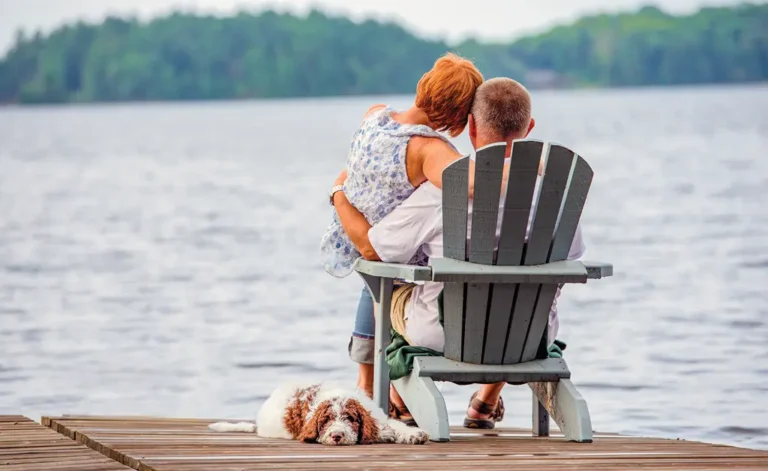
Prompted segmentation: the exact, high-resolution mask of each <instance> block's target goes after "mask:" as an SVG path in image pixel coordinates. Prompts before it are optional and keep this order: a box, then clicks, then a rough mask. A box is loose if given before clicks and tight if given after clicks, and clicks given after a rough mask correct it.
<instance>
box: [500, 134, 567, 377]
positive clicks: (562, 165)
mask: <svg viewBox="0 0 768 471" xmlns="http://www.w3.org/2000/svg"><path fill="white" fill-rule="evenodd" d="M548 154H549V155H548V157H547V165H546V169H545V171H544V178H543V180H542V183H541V190H540V191H539V201H538V205H537V206H536V210H535V214H534V216H533V223H532V225H531V232H530V234H529V236H528V243H527V244H526V251H525V256H524V260H523V264H524V265H540V264H542V263H546V262H547V261H548V260H547V259H548V257H549V254H550V248H551V247H552V238H553V236H554V232H555V225H556V223H557V217H558V215H559V214H560V208H561V206H562V202H563V195H564V193H565V188H566V186H567V184H568V177H569V176H570V175H571V167H572V166H573V158H574V154H573V152H571V151H569V150H568V149H565V148H564V147H560V146H555V145H552V146H550V147H549V150H548ZM540 287H541V285H538V284H532V283H526V284H521V285H519V287H518V289H517V299H516V302H515V305H514V306H513V308H512V322H511V323H510V327H509V332H508V336H507V346H506V349H505V351H504V360H503V363H504V364H514V363H519V362H520V361H521V358H522V355H523V349H524V347H525V343H526V339H527V338H528V337H529V334H531V335H530V336H531V338H533V337H535V336H536V332H537V330H538V329H539V326H538V324H537V325H536V326H535V328H534V329H533V331H531V327H532V322H533V320H534V313H535V310H536V305H537V303H538V302H542V303H546V300H544V299H539V296H540V294H541V293H540V290H539V288H540ZM553 300H554V298H553V299H550V300H549V302H550V305H551V304H552V301H553Z"/></svg>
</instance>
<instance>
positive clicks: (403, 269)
mask: <svg viewBox="0 0 768 471" xmlns="http://www.w3.org/2000/svg"><path fill="white" fill-rule="evenodd" d="M354 269H355V271H357V272H358V273H363V274H365V275H370V276H376V277H379V278H399V279H402V280H405V281H431V280H432V268H430V267H421V266H417V265H402V264H399V263H384V262H371V261H369V260H364V259H362V258H361V259H359V260H357V262H355V266H354Z"/></svg>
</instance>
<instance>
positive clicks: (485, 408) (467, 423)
mask: <svg viewBox="0 0 768 471" xmlns="http://www.w3.org/2000/svg"><path fill="white" fill-rule="evenodd" d="M476 396H477V392H475V393H474V394H473V395H472V398H471V399H470V400H469V407H471V408H472V409H474V410H476V411H477V412H479V413H480V414H489V415H490V417H489V418H487V419H473V418H470V417H466V418H465V419H464V427H465V428H476V429H483V430H491V429H493V428H495V427H496V422H501V421H502V420H504V400H503V399H502V398H501V396H499V402H498V404H496V405H495V406H494V405H491V404H488V403H486V402H483V401H481V400H480V399H476Z"/></svg>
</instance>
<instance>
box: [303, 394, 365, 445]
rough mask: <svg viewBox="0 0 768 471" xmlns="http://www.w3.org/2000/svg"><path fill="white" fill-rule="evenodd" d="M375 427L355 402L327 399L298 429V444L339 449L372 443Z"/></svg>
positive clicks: (363, 408) (360, 405)
mask: <svg viewBox="0 0 768 471" xmlns="http://www.w3.org/2000/svg"><path fill="white" fill-rule="evenodd" d="M378 436H379V427H378V425H377V423H376V421H375V420H374V419H373V417H372V416H371V413H370V412H369V411H368V410H367V409H366V408H365V407H363V405H362V404H361V403H360V402H359V401H357V400H356V399H345V398H337V399H329V400H325V401H322V402H320V403H318V404H317V406H316V407H315V409H314V411H312V412H311V413H310V415H309V417H308V418H307V421H306V422H305V424H304V427H303V428H302V431H301V435H300V436H299V437H298V439H299V440H302V441H304V442H317V443H321V444H323V445H330V446H340V445H356V444H361V445H364V444H370V443H376V441H377V438H378Z"/></svg>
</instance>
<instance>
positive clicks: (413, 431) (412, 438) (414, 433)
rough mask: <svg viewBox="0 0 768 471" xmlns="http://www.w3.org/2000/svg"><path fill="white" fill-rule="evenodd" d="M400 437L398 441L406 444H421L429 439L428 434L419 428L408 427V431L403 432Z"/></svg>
mask: <svg viewBox="0 0 768 471" xmlns="http://www.w3.org/2000/svg"><path fill="white" fill-rule="evenodd" d="M400 439H401V442H400V443H405V444H408V445H423V444H425V443H427V441H429V434H428V433H427V432H425V431H424V430H421V429H420V428H416V427H408V431H406V432H404V433H403V434H402V436H401V437H400Z"/></svg>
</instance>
